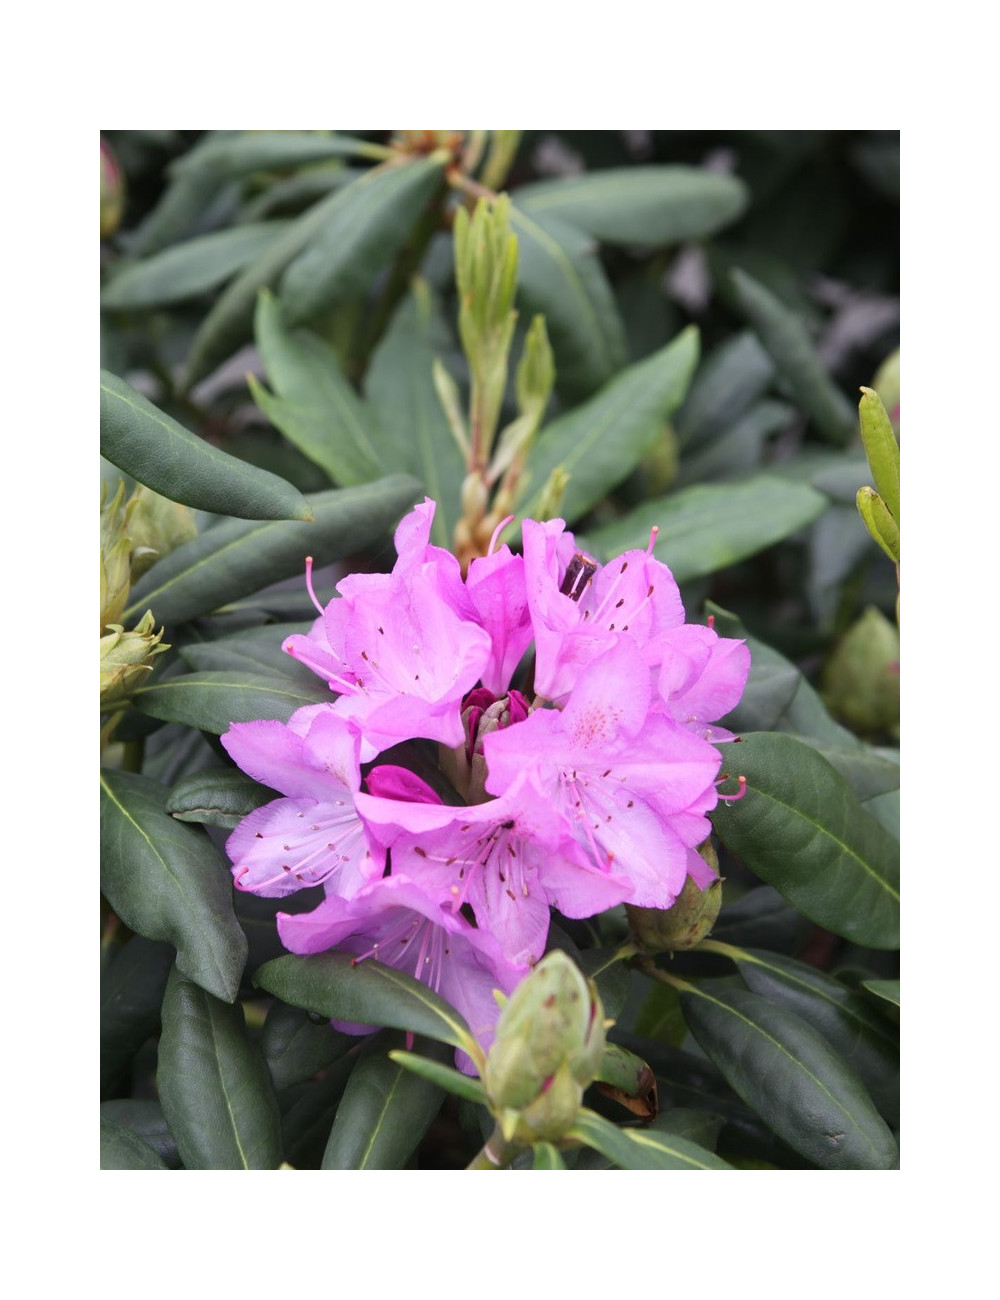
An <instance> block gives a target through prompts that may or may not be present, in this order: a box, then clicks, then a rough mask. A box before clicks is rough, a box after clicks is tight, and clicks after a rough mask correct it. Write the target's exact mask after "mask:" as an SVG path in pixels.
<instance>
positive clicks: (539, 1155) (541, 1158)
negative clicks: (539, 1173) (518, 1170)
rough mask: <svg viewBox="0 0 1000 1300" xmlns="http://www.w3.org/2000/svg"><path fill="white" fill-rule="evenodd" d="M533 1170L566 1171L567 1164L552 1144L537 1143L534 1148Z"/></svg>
mask: <svg viewBox="0 0 1000 1300" xmlns="http://www.w3.org/2000/svg"><path fill="white" fill-rule="evenodd" d="M531 1167H532V1169H565V1168H566V1164H565V1161H564V1160H563V1158H562V1156H561V1155H560V1154H559V1151H558V1149H557V1148H556V1147H554V1146H553V1145H552V1143H551V1142H536V1143H535V1145H534V1147H533V1148H532V1160H531Z"/></svg>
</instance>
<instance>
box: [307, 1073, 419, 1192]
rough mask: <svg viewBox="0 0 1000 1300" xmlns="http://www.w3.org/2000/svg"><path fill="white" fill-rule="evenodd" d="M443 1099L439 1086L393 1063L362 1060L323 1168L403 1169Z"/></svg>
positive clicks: (342, 1105)
mask: <svg viewBox="0 0 1000 1300" xmlns="http://www.w3.org/2000/svg"><path fill="white" fill-rule="evenodd" d="M443 1100H444V1093H443V1092H442V1091H441V1089H440V1088H439V1087H438V1086H437V1085H436V1084H434V1083H431V1082H429V1081H428V1080H427V1079H423V1078H420V1077H419V1076H418V1075H416V1074H413V1073H412V1072H411V1071H409V1070H406V1069H404V1068H403V1067H402V1066H401V1065H398V1064H397V1063H396V1062H395V1061H390V1060H389V1059H387V1058H386V1057H385V1056H382V1055H378V1054H375V1053H372V1055H370V1056H366V1057H364V1058H363V1059H362V1060H360V1061H359V1062H358V1064H357V1066H356V1067H355V1069H354V1071H353V1073H352V1074H351V1077H350V1080H349V1081H348V1084H347V1088H346V1089H345V1091H344V1095H343V1098H342V1099H341V1102H340V1105H339V1106H338V1107H337V1118H336V1119H335V1120H334V1123H333V1129H332V1130H331V1132H330V1140H329V1142H328V1143H327V1146H326V1151H325V1152H324V1154H323V1168H324V1169H402V1168H404V1167H405V1165H406V1162H407V1160H409V1158H410V1156H411V1155H412V1154H413V1152H414V1151H415V1150H416V1148H417V1146H418V1145H419V1143H420V1140H421V1138H423V1136H424V1134H425V1133H426V1132H427V1129H428V1128H429V1127H430V1124H431V1121H432V1120H433V1119H434V1116H435V1115H436V1114H437V1113H438V1111H439V1110H440V1109H441V1103H442V1101H443Z"/></svg>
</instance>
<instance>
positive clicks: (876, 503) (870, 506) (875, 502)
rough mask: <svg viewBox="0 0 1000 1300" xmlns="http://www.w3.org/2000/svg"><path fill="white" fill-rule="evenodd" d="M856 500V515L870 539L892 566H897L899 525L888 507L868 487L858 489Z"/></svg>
mask: <svg viewBox="0 0 1000 1300" xmlns="http://www.w3.org/2000/svg"><path fill="white" fill-rule="evenodd" d="M856 500H857V506H858V514H859V515H860V516H861V518H862V519H863V520H864V521H865V527H866V528H867V529H868V531H869V533H870V534H871V536H872V539H873V540H874V541H876V542H878V544H879V546H881V548H882V550H883V551H885V553H886V555H887V556H888V557H889V559H890V560H892V562H893V564H898V563H899V524H898V523H897V522H896V520H895V519H894V518H893V517H892V515H891V514H890V513H889V507H888V506H887V505H886V504H885V502H884V501H883V500H882V498H881V497H880V496H879V494H878V493H877V492H876V491H874V489H873V488H870V487H860V488H858V495H857V498H856Z"/></svg>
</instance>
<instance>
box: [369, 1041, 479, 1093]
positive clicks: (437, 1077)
mask: <svg viewBox="0 0 1000 1300" xmlns="http://www.w3.org/2000/svg"><path fill="white" fill-rule="evenodd" d="M389 1056H390V1057H391V1059H392V1060H393V1061H396V1062H397V1063H398V1064H399V1065H401V1066H402V1067H403V1068H404V1069H405V1070H410V1071H411V1072H412V1073H413V1074H419V1075H420V1077H421V1078H422V1079H427V1080H429V1081H430V1082H431V1083H435V1084H437V1086H438V1087H439V1088H443V1089H444V1090H445V1092H453V1093H454V1094H455V1095H456V1096H457V1097H462V1098H464V1099H465V1100H466V1101H472V1102H476V1103H477V1104H478V1105H480V1106H485V1105H486V1104H487V1098H486V1089H485V1088H484V1087H483V1085H482V1084H481V1083H480V1082H479V1080H478V1079H473V1078H472V1077H471V1076H470V1075H468V1074H463V1073H462V1071H461V1070H456V1069H454V1068H453V1067H452V1066H450V1065H442V1064H441V1062H440V1061H431V1060H428V1058H427V1057H426V1056H417V1055H415V1054H414V1053H413V1052H390V1053H389Z"/></svg>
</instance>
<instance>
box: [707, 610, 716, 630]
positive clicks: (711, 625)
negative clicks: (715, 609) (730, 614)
mask: <svg viewBox="0 0 1000 1300" xmlns="http://www.w3.org/2000/svg"><path fill="white" fill-rule="evenodd" d="M708 630H709V631H710V632H714V631H715V615H714V614H709V616H708Z"/></svg>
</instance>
